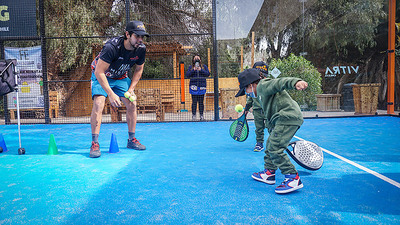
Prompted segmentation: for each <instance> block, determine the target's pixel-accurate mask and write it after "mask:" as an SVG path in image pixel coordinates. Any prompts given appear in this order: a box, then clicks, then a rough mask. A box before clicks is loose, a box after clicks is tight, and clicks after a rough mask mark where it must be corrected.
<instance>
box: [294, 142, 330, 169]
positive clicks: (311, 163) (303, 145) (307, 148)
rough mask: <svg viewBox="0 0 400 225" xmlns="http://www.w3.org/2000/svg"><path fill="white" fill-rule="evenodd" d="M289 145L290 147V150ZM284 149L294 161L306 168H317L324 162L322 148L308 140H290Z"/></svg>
mask: <svg viewBox="0 0 400 225" xmlns="http://www.w3.org/2000/svg"><path fill="white" fill-rule="evenodd" d="M289 147H291V150H290V149H289ZM286 151H287V153H288V154H289V155H290V156H291V157H292V158H293V160H294V161H296V163H298V164H299V165H300V166H301V167H303V168H305V169H308V170H318V169H319V168H321V167H322V164H323V162H324V154H323V152H322V149H321V148H320V147H319V146H318V145H317V144H315V143H313V142H310V141H305V140H301V141H295V142H292V143H290V144H289V146H288V148H287V149H286Z"/></svg>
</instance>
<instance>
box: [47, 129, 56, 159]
mask: <svg viewBox="0 0 400 225" xmlns="http://www.w3.org/2000/svg"><path fill="white" fill-rule="evenodd" d="M57 154H58V149H57V145H56V140H55V139H54V135H52V134H51V135H50V141H49V149H48V150H47V155H57Z"/></svg>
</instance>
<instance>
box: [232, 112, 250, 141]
mask: <svg viewBox="0 0 400 225" xmlns="http://www.w3.org/2000/svg"><path fill="white" fill-rule="evenodd" d="M229 133H230V135H231V137H232V138H233V140H235V141H240V142H242V141H245V140H246V139H247V137H248V136H249V125H248V124H247V119H246V114H245V113H244V112H243V114H242V115H241V116H240V117H239V118H237V119H236V120H235V121H233V123H232V124H231V127H230V128H229Z"/></svg>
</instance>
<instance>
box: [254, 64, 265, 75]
mask: <svg viewBox="0 0 400 225" xmlns="http://www.w3.org/2000/svg"><path fill="white" fill-rule="evenodd" d="M253 68H254V69H258V70H259V71H260V72H262V73H264V76H268V64H266V63H265V62H263V61H259V62H256V63H254V65H253Z"/></svg>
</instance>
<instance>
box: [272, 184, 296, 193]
mask: <svg viewBox="0 0 400 225" xmlns="http://www.w3.org/2000/svg"><path fill="white" fill-rule="evenodd" d="M301 188H303V184H300V185H298V186H296V187H293V188H290V189H283V190H277V189H275V193H277V194H287V193H290V192H293V191H296V190H299V189H301Z"/></svg>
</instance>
